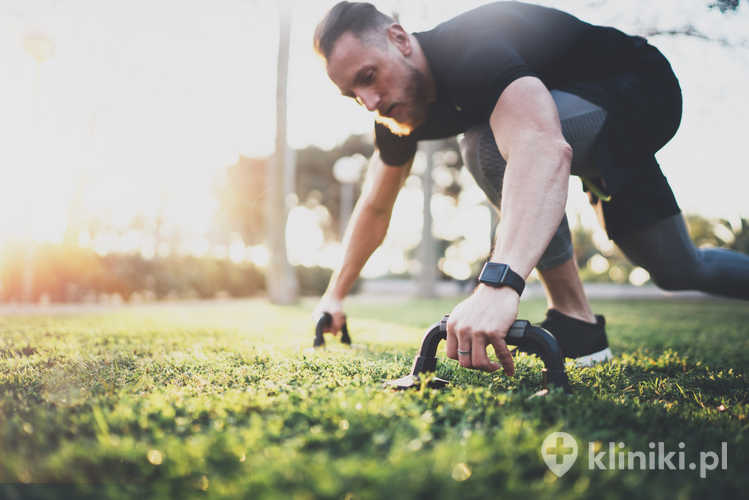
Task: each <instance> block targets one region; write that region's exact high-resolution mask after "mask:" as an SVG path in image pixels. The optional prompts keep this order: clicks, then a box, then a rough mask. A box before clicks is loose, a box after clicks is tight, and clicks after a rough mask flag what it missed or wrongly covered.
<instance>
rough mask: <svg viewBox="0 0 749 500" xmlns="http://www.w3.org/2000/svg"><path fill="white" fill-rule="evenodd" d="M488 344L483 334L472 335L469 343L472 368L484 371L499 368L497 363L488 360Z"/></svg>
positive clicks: (492, 370)
mask: <svg viewBox="0 0 749 500" xmlns="http://www.w3.org/2000/svg"><path fill="white" fill-rule="evenodd" d="M488 345H489V343H488V341H487V338H486V336H485V335H474V336H473V342H472V343H471V363H472V364H473V366H472V368H475V369H476V370H481V371H485V372H494V371H497V370H499V365H498V364H497V363H494V362H492V361H489V356H487V355H486V347H487V346H488Z"/></svg>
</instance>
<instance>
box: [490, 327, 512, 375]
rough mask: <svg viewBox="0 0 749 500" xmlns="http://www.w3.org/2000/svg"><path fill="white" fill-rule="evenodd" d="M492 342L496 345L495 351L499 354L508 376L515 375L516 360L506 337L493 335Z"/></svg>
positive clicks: (498, 356)
mask: <svg viewBox="0 0 749 500" xmlns="http://www.w3.org/2000/svg"><path fill="white" fill-rule="evenodd" d="M491 343H492V346H493V347H494V353H495V354H496V355H497V358H498V359H499V362H500V363H501V364H502V368H504V370H505V374H506V375H507V376H508V377H512V376H513V375H515V361H514V360H513V359H512V354H511V353H510V350H509V349H508V348H507V343H506V342H505V339H503V338H500V337H493V338H492V340H491Z"/></svg>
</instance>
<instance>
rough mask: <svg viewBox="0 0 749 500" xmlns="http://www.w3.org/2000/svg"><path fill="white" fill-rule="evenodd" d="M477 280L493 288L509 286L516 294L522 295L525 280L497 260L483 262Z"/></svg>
mask: <svg viewBox="0 0 749 500" xmlns="http://www.w3.org/2000/svg"><path fill="white" fill-rule="evenodd" d="M479 281H480V282H481V283H485V284H487V285H489V286H493V287H495V288H500V287H503V286H509V287H510V288H512V289H513V290H515V291H516V292H518V295H522V294H523V289H524V288H525V280H524V279H523V278H522V277H521V276H520V275H519V274H518V273H516V272H515V271H513V270H512V269H510V266H508V265H507V264H499V263H497V262H487V263H486V264H484V268H483V269H482V270H481V274H480V275H479Z"/></svg>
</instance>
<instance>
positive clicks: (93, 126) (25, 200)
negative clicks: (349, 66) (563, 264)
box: [0, 0, 749, 304]
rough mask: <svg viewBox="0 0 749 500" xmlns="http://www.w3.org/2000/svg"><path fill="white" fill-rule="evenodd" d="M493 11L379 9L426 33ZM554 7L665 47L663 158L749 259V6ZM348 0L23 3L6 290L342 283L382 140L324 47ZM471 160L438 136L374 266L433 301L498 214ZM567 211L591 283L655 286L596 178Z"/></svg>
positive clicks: (283, 298) (7, 37)
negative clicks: (623, 240)
mask: <svg viewBox="0 0 749 500" xmlns="http://www.w3.org/2000/svg"><path fill="white" fill-rule="evenodd" d="M481 3H484V2H479V1H467V2H460V3H456V2H434V1H430V2H426V1H408V2H406V1H395V0H387V1H382V2H379V3H378V6H379V7H380V8H381V9H382V10H383V11H384V12H387V13H391V14H393V15H396V16H397V17H398V19H399V20H400V22H401V23H402V24H403V25H404V26H405V27H406V29H407V30H409V31H418V30H424V29H428V28H430V27H431V26H433V25H435V24H436V23H438V22H441V21H443V20H446V19H449V18H450V17H451V16H453V15H455V14H457V13H459V12H461V11H463V10H466V9H468V8H470V7H473V6H476V5H479V4H481ZM540 3H543V4H547V5H551V6H557V7H561V8H564V9H565V10H568V11H570V12H571V13H573V14H576V15H578V16H579V17H581V18H582V19H584V20H587V21H589V22H593V23H597V24H603V25H613V26H616V27H618V28H620V29H622V30H624V31H626V32H629V33H633V34H640V35H644V36H646V37H647V38H648V40H649V41H650V43H652V44H654V45H655V46H657V47H658V48H659V49H661V50H662V51H663V52H664V53H665V55H666V56H667V57H668V58H669V60H670V61H671V63H672V65H673V67H674V70H675V72H676V74H677V76H678V77H679V79H680V82H681V86H682V89H683V94H684V116H683V121H682V125H681V128H680V130H679V132H678V134H677V135H676V137H675V138H674V139H673V140H672V141H671V142H670V143H669V144H667V145H666V147H664V148H663V150H662V151H661V152H659V154H658V159H659V161H660V163H661V165H662V168H663V171H664V173H665V174H666V176H667V177H668V179H669V181H670V182H671V185H672V186H673V188H674V191H675V194H676V197H677V200H678V201H679V203H680V205H681V207H682V209H683V211H684V212H685V213H686V214H687V217H688V221H689V227H690V231H691V232H692V236H693V238H694V239H695V240H696V241H697V243H698V244H699V245H709V246H723V247H728V248H734V249H738V250H741V251H744V252H749V235H748V233H749V228H748V225H747V224H748V221H747V218H749V199H748V198H747V197H746V186H747V182H748V181H749V169H747V158H746V154H745V151H744V146H745V140H746V127H745V123H744V121H745V119H746V116H749V96H747V93H746V92H745V91H744V89H745V87H746V83H747V82H749V6H748V5H747V3H746V2H735V1H730V0H729V1H723V2H718V3H715V4H711V3H710V2H709V0H705V1H696V0H695V1H690V2H679V1H674V0H664V1H659V2H650V1H644V0H637V1H630V2H625V3H623V2H614V1H605V0H599V1H592V0H587V1H565V2H549V1H546V2H540ZM332 4H333V2H327V1H320V2H317V1H316V2H301V1H299V2H293V1H286V2H272V1H267V0H242V1H239V0H227V1H223V2H219V3H215V4H211V5H210V6H208V5H207V4H206V3H205V2H198V1H187V2H184V1H179V2H177V1H170V0H162V1H159V2H139V1H135V2H128V3H119V2H93V1H82V0H79V1H74V0H70V1H52V0H38V1H33V2H25V1H8V2H3V3H2V5H1V6H0V59H1V60H2V61H3V64H2V69H1V70H0V87H2V89H3V92H2V93H1V94H0V107H2V109H3V110H4V111H3V113H2V114H0V136H2V137H3V138H5V140H4V141H3V144H4V145H3V148H0V165H1V167H0V168H2V172H3V179H2V188H1V189H2V194H1V195H0V210H1V211H2V213H3V216H2V218H0V219H1V220H0V300H2V301H5V302H10V303H20V302H26V303H36V304H38V303H42V304H45V303H50V302H97V303H102V302H103V303H114V304H119V303H123V302H142V301H152V300H157V299H191V298H215V297H229V296H248V295H258V294H264V293H266V292H267V291H269V292H270V296H271V298H272V299H274V300H275V301H276V302H293V301H294V300H295V299H296V297H297V296H298V295H299V293H302V294H313V295H314V294H320V293H322V291H323V290H324V287H325V285H326V283H327V280H328V277H329V276H330V273H331V269H332V268H334V267H335V266H336V264H337V263H338V262H339V261H340V257H341V245H340V239H341V235H342V230H343V228H344V227H345V224H346V221H347V218H348V214H349V213H350V210H351V205H352V203H353V201H354V200H355V199H356V197H357V196H358V194H359V192H360V190H361V185H362V183H363V181H364V170H365V169H364V158H365V157H366V156H368V155H369V154H371V152H372V151H373V146H372V118H371V116H370V115H369V113H367V112H366V110H364V109H363V108H360V107H358V106H356V105H355V104H354V103H352V102H350V100H348V99H342V98H341V97H340V95H339V94H338V91H337V89H336V88H335V86H334V85H333V84H332V83H331V82H330V81H329V80H328V79H327V76H326V74H325V71H324V66H323V64H322V62H321V60H320V59H319V58H318V57H317V56H316V55H315V54H314V53H313V51H312V47H311V39H312V32H313V30H314V26H315V24H316V22H317V21H318V20H319V19H320V18H321V17H322V16H323V15H324V13H325V11H326V9H328V8H329V7H330V6H331V5H332ZM277 116H279V117H281V119H280V120H277V119H276V117H277ZM279 152H280V153H279ZM456 153H457V148H456V143H455V141H454V140H453V141H435V142H430V143H425V144H422V147H421V150H420V152H419V154H418V156H417V160H416V163H415V165H414V168H413V172H412V175H411V176H410V177H409V179H408V181H407V182H406V185H405V188H404V190H403V192H402V193H401V195H400V196H399V199H398V201H397V204H396V208H395V211H394V214H393V220H392V223H391V226H390V229H389V232H388V236H387V238H386V241H385V243H384V244H383V246H382V247H381V248H380V249H379V250H378V251H377V252H376V253H375V254H374V256H373V257H372V258H371V259H370V261H369V262H368V264H367V266H366V268H365V269H364V272H363V276H364V277H365V278H370V279H371V278H399V279H416V280H417V281H416V282H414V286H412V287H410V288H409V287H406V288H404V290H409V291H412V292H415V293H416V292H418V293H419V294H421V295H422V296H430V295H433V294H435V293H437V291H438V290H440V288H439V286H438V285H439V282H445V281H457V282H458V283H459V284H462V285H463V286H462V287H461V286H458V287H457V288H454V289H456V290H460V289H462V288H464V287H465V286H470V280H471V279H472V278H473V276H474V275H475V274H476V272H477V271H478V269H479V266H480V265H481V263H482V261H483V259H484V258H485V257H486V256H487V254H488V252H489V248H490V239H491V231H492V227H493V225H494V224H496V215H495V214H494V211H493V210H490V208H489V207H488V205H487V203H486V201H485V200H484V198H483V195H482V193H481V192H480V190H479V189H478V188H477V187H476V185H475V183H474V182H473V180H472V179H471V178H470V176H469V175H468V172H467V170H466V169H461V168H460V165H461V160H460V157H459V155H458V154H456ZM339 160H340V161H339ZM424 207H428V208H429V210H424ZM568 216H569V220H570V222H571V225H572V228H573V231H574V234H575V246H576V252H577V259H578V263H579V265H580V268H581V269H582V270H583V276H584V278H585V279H586V281H588V282H592V281H599V282H600V281H604V282H615V283H624V284H632V285H638V286H639V285H648V284H650V283H649V276H648V274H647V272H645V271H644V270H643V269H638V268H634V267H633V266H631V265H630V264H629V263H628V262H627V261H626V259H624V258H623V257H622V255H621V254H620V253H619V252H618V251H617V249H616V248H615V247H614V246H613V245H612V243H611V242H610V241H608V239H607V238H606V235H605V233H604V232H603V230H602V229H601V228H600V227H599V226H598V224H597V223H596V221H595V216H594V214H593V211H592V209H591V208H590V207H589V206H587V202H586V198H585V196H584V195H583V193H582V191H581V187H580V183H579V180H578V179H577V178H576V177H572V178H571V180H570V195H569V201H568ZM465 221H470V223H466V222H465ZM531 279H533V277H532V278H531Z"/></svg>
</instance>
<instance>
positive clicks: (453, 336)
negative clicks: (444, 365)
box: [447, 283, 520, 376]
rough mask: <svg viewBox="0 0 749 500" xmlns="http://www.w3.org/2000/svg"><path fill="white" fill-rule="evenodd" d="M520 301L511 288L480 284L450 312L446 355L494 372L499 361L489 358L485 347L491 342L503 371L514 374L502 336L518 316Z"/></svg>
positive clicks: (471, 365)
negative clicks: (495, 361)
mask: <svg viewBox="0 0 749 500" xmlns="http://www.w3.org/2000/svg"><path fill="white" fill-rule="evenodd" d="M519 303H520V297H519V296H518V294H517V292H516V291H515V290H513V289H512V288H509V287H502V288H493V287H490V286H487V285H484V284H483V283H482V284H480V285H479V286H478V287H476V290H474V292H473V294H472V295H471V296H470V297H468V298H467V299H465V300H464V301H463V302H461V303H460V304H458V305H457V306H455V308H454V309H453V310H452V312H451V313H450V319H449V320H448V321H447V357H448V358H452V359H457V360H458V361H459V362H460V366H464V367H466V368H474V369H476V370H483V371H487V372H493V371H496V370H498V369H499V366H500V365H499V364H497V363H494V362H492V361H489V357H488V356H487V354H486V348H487V347H488V346H489V345H490V344H491V345H492V346H493V347H494V352H495V354H496V355H497V358H499V361H500V363H501V364H502V367H503V368H504V370H505V373H506V374H507V375H509V376H512V375H514V374H515V363H514V362H513V360H512V354H510V350H509V349H508V348H507V344H506V343H505V336H506V335H507V332H508V331H509V329H510V327H511V326H512V323H513V322H514V321H515V319H516V318H517V315H518V304H519Z"/></svg>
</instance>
